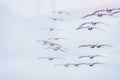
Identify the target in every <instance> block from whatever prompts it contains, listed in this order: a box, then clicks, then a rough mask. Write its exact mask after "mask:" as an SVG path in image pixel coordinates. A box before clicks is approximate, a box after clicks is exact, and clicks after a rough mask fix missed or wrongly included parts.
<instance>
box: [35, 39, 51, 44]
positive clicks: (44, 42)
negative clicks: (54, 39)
mask: <svg viewBox="0 0 120 80" xmlns="http://www.w3.org/2000/svg"><path fill="white" fill-rule="evenodd" d="M40 41H41V42H43V45H46V44H51V42H50V41H46V40H37V41H36V42H40Z"/></svg>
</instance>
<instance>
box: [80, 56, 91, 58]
mask: <svg viewBox="0 0 120 80" xmlns="http://www.w3.org/2000/svg"><path fill="white" fill-rule="evenodd" d="M84 57H90V56H80V57H78V58H84Z"/></svg>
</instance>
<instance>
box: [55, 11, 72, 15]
mask: <svg viewBox="0 0 120 80" xmlns="http://www.w3.org/2000/svg"><path fill="white" fill-rule="evenodd" d="M53 13H58V14H67V15H69V14H70V13H69V12H67V11H53Z"/></svg>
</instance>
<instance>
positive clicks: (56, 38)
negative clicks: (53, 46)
mask: <svg viewBox="0 0 120 80" xmlns="http://www.w3.org/2000/svg"><path fill="white" fill-rule="evenodd" d="M60 39H62V40H65V38H58V37H55V38H49V39H48V40H56V41H57V40H60Z"/></svg>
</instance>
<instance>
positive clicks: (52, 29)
mask: <svg viewBox="0 0 120 80" xmlns="http://www.w3.org/2000/svg"><path fill="white" fill-rule="evenodd" d="M42 29H48V30H49V31H55V30H57V31H62V30H61V29H57V28H42Z"/></svg>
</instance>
